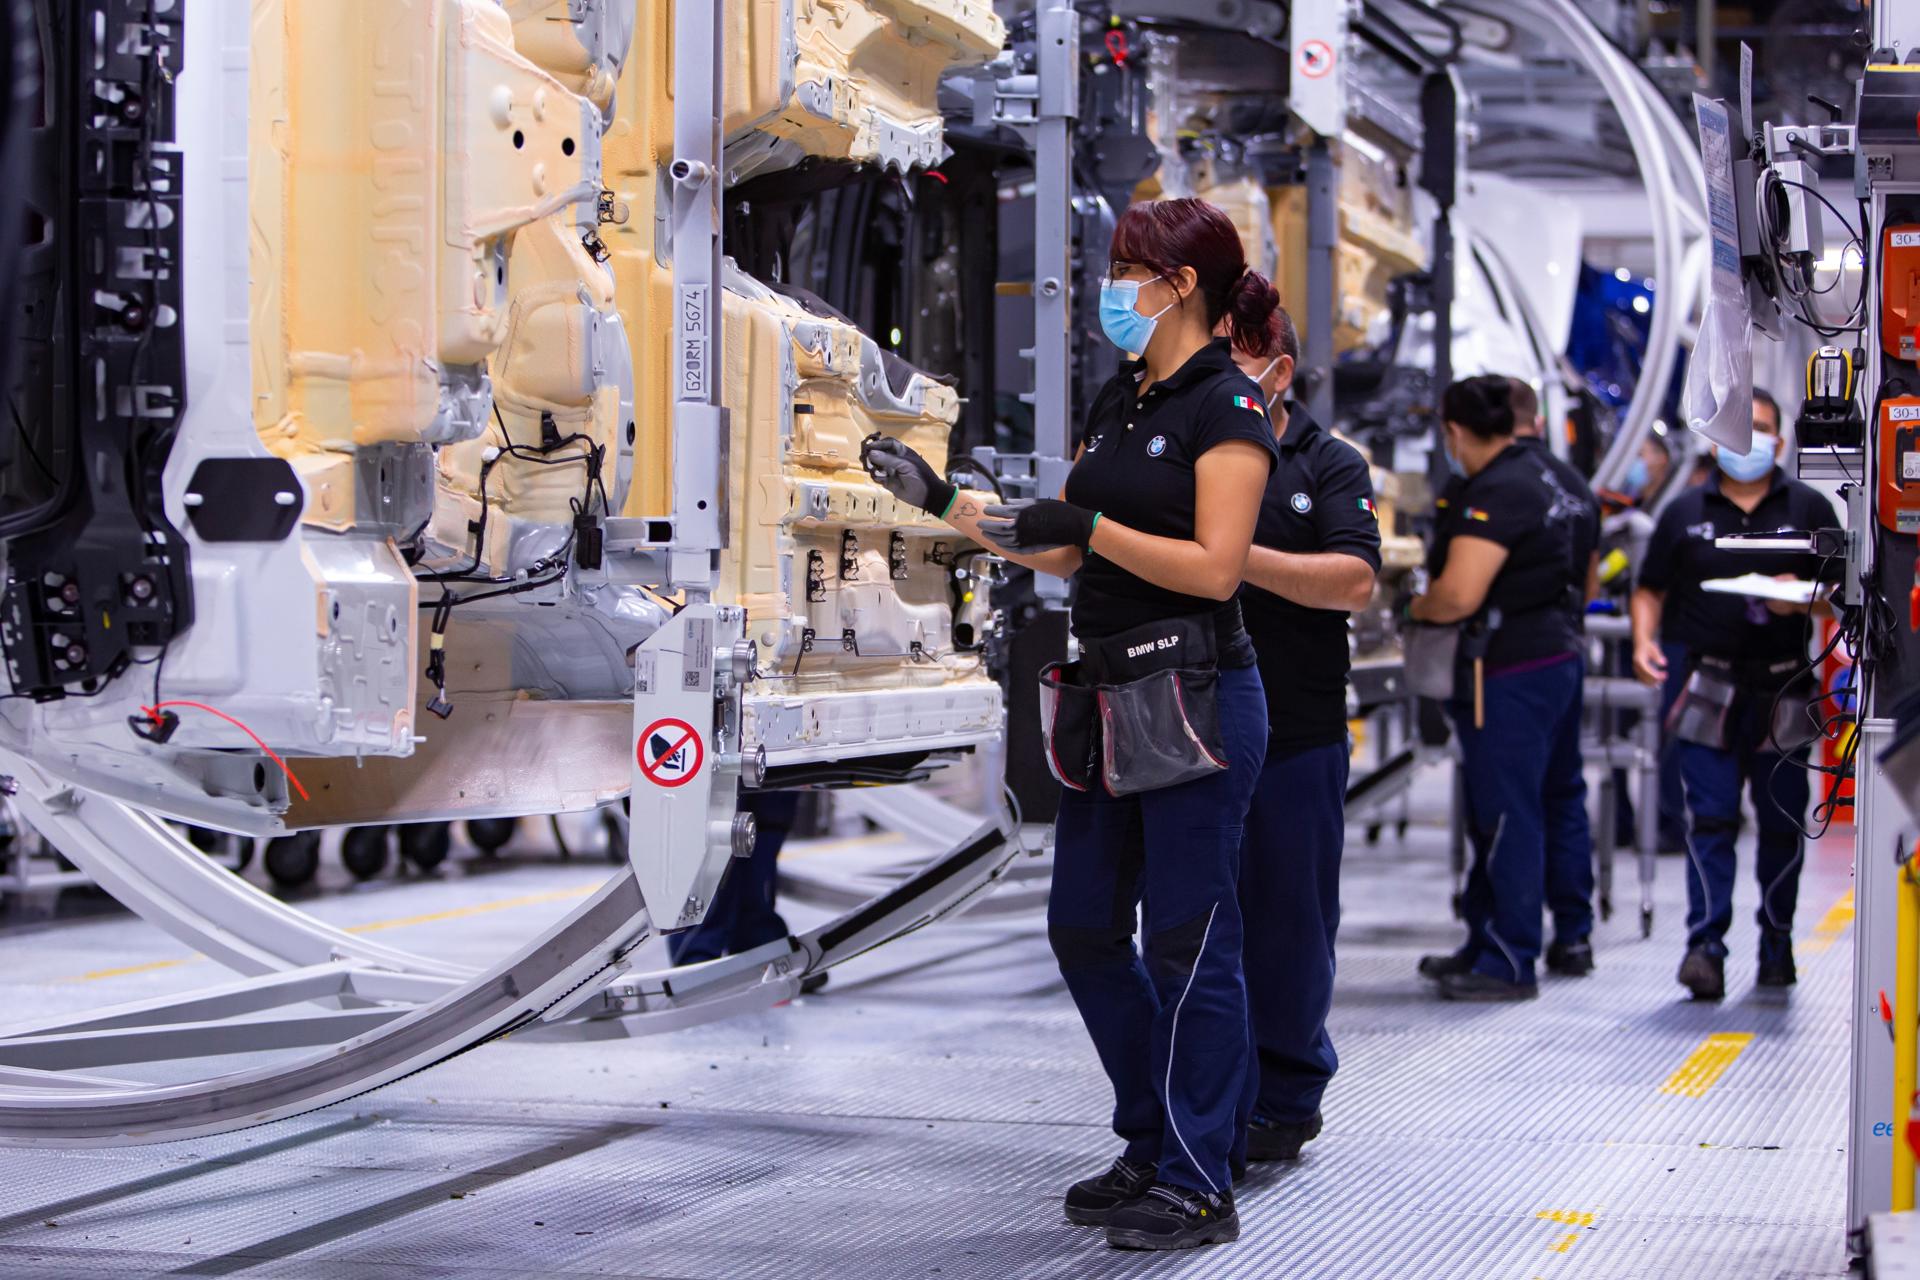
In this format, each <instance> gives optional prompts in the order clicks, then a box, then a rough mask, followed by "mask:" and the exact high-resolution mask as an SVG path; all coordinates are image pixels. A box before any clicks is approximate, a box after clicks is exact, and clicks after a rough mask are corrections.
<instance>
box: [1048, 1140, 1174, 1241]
mask: <svg viewBox="0 0 1920 1280" xmlns="http://www.w3.org/2000/svg"><path fill="white" fill-rule="evenodd" d="M1155 1172H1157V1166H1155V1165H1153V1164H1151V1163H1149V1162H1148V1161H1145V1160H1129V1159H1127V1158H1126V1157H1125V1156H1121V1157H1120V1158H1119V1159H1118V1160H1115V1161H1114V1162H1113V1167H1112V1168H1111V1169H1108V1170H1107V1171H1106V1172H1105V1173H1103V1174H1101V1175H1100V1176H1099V1177H1097V1178H1087V1179H1085V1180H1084V1181H1081V1182H1076V1183H1074V1184H1073V1185H1072V1186H1070V1187H1068V1188H1067V1221H1068V1222H1073V1223H1078V1224H1079V1225H1080V1226H1083V1227H1102V1226H1105V1225H1106V1223H1107V1215H1108V1214H1110V1213H1112V1212H1113V1211H1114V1210H1115V1209H1117V1208H1119V1207H1120V1206H1121V1205H1123V1204H1126V1203H1127V1202H1128V1201H1129V1200H1138V1199H1139V1198H1140V1197H1141V1196H1143V1195H1145V1194H1146V1193H1147V1188H1148V1187H1150V1186H1152V1185H1153V1175H1154V1174H1155Z"/></svg>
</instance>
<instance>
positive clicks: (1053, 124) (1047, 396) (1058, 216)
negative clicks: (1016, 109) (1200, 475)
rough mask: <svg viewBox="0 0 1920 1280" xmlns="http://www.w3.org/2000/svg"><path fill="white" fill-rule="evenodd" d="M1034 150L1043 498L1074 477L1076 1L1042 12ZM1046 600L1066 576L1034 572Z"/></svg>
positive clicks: (1036, 412)
mask: <svg viewBox="0 0 1920 1280" xmlns="http://www.w3.org/2000/svg"><path fill="white" fill-rule="evenodd" d="M1038 33H1039V43H1038V47H1037V50H1036V54H1035V61H1036V64H1037V65H1036V67H1035V71H1036V73H1037V75H1038V78H1039V103H1038V108H1037V112H1036V115H1037V123H1036V125H1035V128H1034V154H1033V353H1032V354H1033V452H1034V455H1035V456H1034V475H1035V478H1036V480H1037V481H1038V483H1037V485H1036V490H1035V491H1036V496H1038V497H1042V498H1051V497H1054V496H1056V495H1057V494H1058V493H1059V492H1060V489H1061V486H1063V485H1064V484H1066V482H1067V468H1068V465H1069V463H1068V452H1069V450H1068V447H1067V443H1068V441H1069V439H1070V438H1071V435H1072V432H1071V427H1070V423H1069V419H1070V418H1071V416H1072V413H1073V341H1072V332H1071V329H1070V326H1071V324H1072V321H1073V306H1072V301H1073V299H1072V280H1073V122H1074V120H1075V119H1076V118H1077V117H1078V116H1079V114H1080V15H1079V14H1077V13H1075V12H1074V10H1073V5H1072V0H1065V2H1064V3H1058V4H1055V5H1053V6H1051V7H1049V8H1046V9H1042V10H1041V11H1040V21H1039V26H1038ZM1034 592H1035V594H1036V595H1038V596H1040V597H1041V598H1042V599H1043V600H1065V599H1066V596H1067V584H1066V580H1065V579H1062V578H1055V577H1051V576H1049V575H1047V574H1035V575H1034Z"/></svg>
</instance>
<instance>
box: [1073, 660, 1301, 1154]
mask: <svg viewBox="0 0 1920 1280" xmlns="http://www.w3.org/2000/svg"><path fill="white" fill-rule="evenodd" d="M1219 699H1220V728H1221V736H1222V739H1223V741H1224V744H1225V747H1226V755H1227V760H1228V762H1229V767H1228V768H1227V769H1224V770H1222V771H1220V772H1218V773H1215V774H1211V775H1209V776H1207V777H1204V778H1199V779H1196V780H1195V781H1192V782H1186V783H1182V784H1181V785H1179V786H1177V787H1167V788H1164V789H1162V790H1159V791H1148V792H1144V793H1142V794H1140V795H1134V796H1126V797H1121V798H1118V799H1116V798H1114V797H1112V796H1109V795H1107V794H1105V793H1104V792H1101V791H1089V792H1078V791H1067V792H1065V793H1064V794H1063V796H1062V797H1061V801H1060V813H1059V817H1058V818H1057V819H1056V821H1055V824H1054V850H1053V890H1052V894H1051V896H1050V898H1049V900H1048V903H1047V937H1048V940H1049V941H1050V942H1051V943H1052V944H1053V951H1054V955H1055V956H1056V957H1057V958H1058V960H1059V962H1060V972H1061V974H1062V976H1064V977H1065V979H1066V983H1067V990H1068V991H1069V992H1070V993H1071V994H1072V996H1073V1001H1074V1004H1075V1005H1076V1006H1078V1007H1079V1010H1080V1017H1081V1019H1082V1020H1083V1021H1084V1022H1085V1023H1086V1026H1087V1033H1088V1035H1090V1036H1091V1037H1092V1039H1093V1045H1094V1049H1095V1050H1096V1051H1097V1052H1098V1053H1099V1055H1100V1065H1101V1066H1102V1067H1104V1068H1105V1069H1106V1072H1107V1078H1108V1079H1109V1080H1111V1081H1112V1082H1113V1094H1114V1109H1113V1129H1114V1132H1115V1133H1117V1134H1119V1135H1120V1137H1121V1138H1122V1139H1123V1140H1124V1141H1125V1142H1126V1151H1125V1153H1124V1154H1125V1155H1126V1156H1127V1157H1128V1158H1129V1159H1133V1160H1147V1161H1152V1162H1155V1163H1157V1164H1158V1165H1159V1170H1160V1172H1159V1176H1160V1179H1161V1180H1162V1181H1163V1182H1169V1183H1173V1184H1175V1185H1178V1186H1182V1187H1187V1188H1189V1189H1191V1190H1194V1191H1206V1192H1217V1191H1224V1190H1226V1189H1227V1188H1228V1187H1229V1186H1231V1185H1232V1183H1231V1178H1230V1176H1229V1173H1228V1164H1229V1160H1230V1158H1231V1155H1232V1152H1233V1150H1234V1148H1235V1146H1236V1144H1237V1142H1238V1141H1239V1139H1240V1133H1239V1130H1240V1126H1239V1125H1238V1123H1237V1122H1238V1120H1239V1119H1240V1118H1241V1117H1240V1113H1239V1111H1240V1106H1241V1100H1242V1095H1243V1092H1244V1089H1245V1085H1246V1077H1247V1071H1248V1069H1249V1067H1250V1065H1251V1061H1252V1053H1251V1050H1250V1047H1249V1045H1248V1041H1247V986H1246V980H1245V978H1244V977H1243V975H1242V971H1241V967H1240V946H1241V922H1240V903H1239V898H1238V896H1237V892H1236V889H1237V885H1236V881H1237V879H1238V875H1239V868H1240V843H1241V840H1242V838H1243V836H1244V833H1245V824H1246V816H1247V804H1248V802H1249V800H1251V798H1252V795H1253V789H1254V784H1255V782H1256V781H1257V780H1258V779H1259V776H1260V765H1261V762H1262V760H1263V759H1264V758H1265V755H1266V744H1267V703H1266V695H1265V694H1264V693H1263V692H1262V691H1261V687H1260V673H1259V671H1258V670H1257V669H1255V668H1252V667H1248V668H1245V669H1244V670H1239V671H1222V672H1221V673H1220V684H1219ZM1143 903H1144V905H1146V907H1147V909H1148V914H1149V923H1148V925H1147V928H1146V930H1145V935H1146V936H1145V958H1144V961H1143V959H1142V956H1141V953H1140V952H1139V951H1137V950H1136V949H1135V947H1134V932H1135V928H1136V919H1137V914H1138V911H1139V909H1140V907H1141V906H1142V905H1143Z"/></svg>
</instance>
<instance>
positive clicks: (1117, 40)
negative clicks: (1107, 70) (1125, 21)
mask: <svg viewBox="0 0 1920 1280" xmlns="http://www.w3.org/2000/svg"><path fill="white" fill-rule="evenodd" d="M1106 45H1107V52H1108V53H1110V54H1112V55H1113V65H1114V66H1116V67H1124V66H1126V65H1127V33H1126V32H1124V31H1109V32H1107V39H1106Z"/></svg>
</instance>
